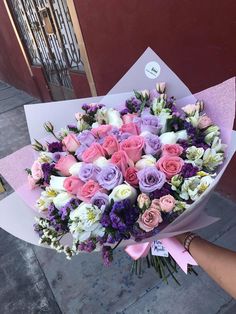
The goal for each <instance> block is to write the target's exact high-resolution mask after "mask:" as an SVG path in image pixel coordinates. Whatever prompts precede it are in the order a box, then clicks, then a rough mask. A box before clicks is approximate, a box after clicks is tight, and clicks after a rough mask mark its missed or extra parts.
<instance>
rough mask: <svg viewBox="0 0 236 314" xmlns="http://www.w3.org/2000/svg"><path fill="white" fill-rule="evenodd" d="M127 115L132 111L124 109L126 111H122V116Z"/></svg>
mask: <svg viewBox="0 0 236 314" xmlns="http://www.w3.org/2000/svg"><path fill="white" fill-rule="evenodd" d="M127 113H130V110H129V109H128V108H124V109H122V110H120V115H121V116H124V115H125V114H127Z"/></svg>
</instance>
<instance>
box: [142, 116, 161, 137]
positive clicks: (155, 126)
mask: <svg viewBox="0 0 236 314" xmlns="http://www.w3.org/2000/svg"><path fill="white" fill-rule="evenodd" d="M160 129H161V125H160V121H159V118H158V117H157V116H154V115H152V114H149V113H143V114H142V116H141V132H145V131H147V132H150V133H153V134H158V132H159V131H160Z"/></svg>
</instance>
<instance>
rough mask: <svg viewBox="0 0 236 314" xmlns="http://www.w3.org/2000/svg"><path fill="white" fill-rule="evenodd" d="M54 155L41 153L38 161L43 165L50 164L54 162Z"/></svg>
mask: <svg viewBox="0 0 236 314" xmlns="http://www.w3.org/2000/svg"><path fill="white" fill-rule="evenodd" d="M52 155H53V154H52V153H50V152H40V153H39V158H38V161H39V162H40V163H41V164H44V163H45V162H46V163H50V162H51V161H52Z"/></svg>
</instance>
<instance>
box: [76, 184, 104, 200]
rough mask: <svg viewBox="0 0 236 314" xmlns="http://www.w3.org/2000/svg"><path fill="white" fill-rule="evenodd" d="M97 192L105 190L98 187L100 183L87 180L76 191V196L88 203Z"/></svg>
mask: <svg viewBox="0 0 236 314" xmlns="http://www.w3.org/2000/svg"><path fill="white" fill-rule="evenodd" d="M97 192H105V190H104V189H103V188H102V187H100V185H99V184H98V183H97V182H95V181H93V180H88V181H87V182H86V183H85V184H84V185H82V187H81V188H80V189H79V190H78V192H77V197H78V198H79V199H80V200H81V201H83V202H86V203H90V200H91V198H92V197H93V196H94V195H95V194H96V193H97Z"/></svg>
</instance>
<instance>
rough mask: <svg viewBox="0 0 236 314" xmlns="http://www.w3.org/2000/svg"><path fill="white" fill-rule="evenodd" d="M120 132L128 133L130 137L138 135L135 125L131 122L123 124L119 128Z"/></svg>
mask: <svg viewBox="0 0 236 314" xmlns="http://www.w3.org/2000/svg"><path fill="white" fill-rule="evenodd" d="M120 130H121V132H123V133H130V134H132V135H138V134H139V132H138V128H137V125H136V124H135V123H133V122H130V123H126V124H123V125H122V127H121V128H120Z"/></svg>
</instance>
